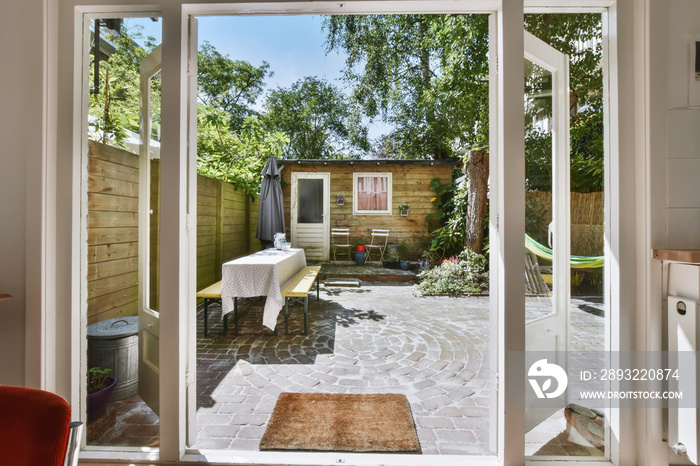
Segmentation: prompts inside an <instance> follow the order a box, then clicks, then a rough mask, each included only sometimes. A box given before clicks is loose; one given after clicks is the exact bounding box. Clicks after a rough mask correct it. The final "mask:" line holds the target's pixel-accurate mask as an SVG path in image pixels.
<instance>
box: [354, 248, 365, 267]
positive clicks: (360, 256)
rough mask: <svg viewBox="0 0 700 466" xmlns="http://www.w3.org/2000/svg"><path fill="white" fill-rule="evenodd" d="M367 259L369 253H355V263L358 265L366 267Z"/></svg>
mask: <svg viewBox="0 0 700 466" xmlns="http://www.w3.org/2000/svg"><path fill="white" fill-rule="evenodd" d="M363 248H364V246H363ZM365 259H367V253H366V252H365V251H355V263H357V265H364V263H365Z"/></svg>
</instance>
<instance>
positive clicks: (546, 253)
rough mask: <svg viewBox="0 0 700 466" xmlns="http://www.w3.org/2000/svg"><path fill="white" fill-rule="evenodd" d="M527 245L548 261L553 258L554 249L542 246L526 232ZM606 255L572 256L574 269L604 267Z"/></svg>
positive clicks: (531, 250)
mask: <svg viewBox="0 0 700 466" xmlns="http://www.w3.org/2000/svg"><path fill="white" fill-rule="evenodd" d="M525 247H526V248H527V249H528V251H530V252H531V253H533V254H534V255H536V256H538V257H541V258H542V259H546V260H548V261H551V260H552V250H551V249H549V248H548V247H547V246H542V245H541V244H540V243H538V242H537V241H535V240H534V239H532V238H531V237H530V235H528V234H527V233H525ZM603 259H604V256H590V257H589V256H571V267H572V268H574V269H593V268H597V267H602V266H603V263H604V260H603Z"/></svg>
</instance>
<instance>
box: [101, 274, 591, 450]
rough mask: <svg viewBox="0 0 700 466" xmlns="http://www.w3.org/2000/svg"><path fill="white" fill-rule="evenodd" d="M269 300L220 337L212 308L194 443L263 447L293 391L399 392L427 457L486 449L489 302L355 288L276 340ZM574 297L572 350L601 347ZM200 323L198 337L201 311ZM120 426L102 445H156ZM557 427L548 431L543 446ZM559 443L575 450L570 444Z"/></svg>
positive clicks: (325, 300)
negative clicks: (277, 410) (274, 416)
mask: <svg viewBox="0 0 700 466" xmlns="http://www.w3.org/2000/svg"><path fill="white" fill-rule="evenodd" d="M263 303H264V301H260V300H257V299H256V300H244V301H242V303H241V306H242V307H241V309H242V318H241V331H242V333H243V334H242V335H239V336H233V334H232V332H230V333H229V335H227V336H226V337H221V336H217V335H216V332H217V331H219V332H220V331H221V328H222V326H221V322H220V320H219V319H220V306H218V305H212V306H211V308H210V311H211V314H210V323H212V325H211V326H210V328H211V330H212V336H211V337H209V338H200V339H199V340H198V342H197V359H198V367H197V393H198V396H197V402H198V412H197V427H198V429H199V434H198V438H197V442H196V443H195V448H214V449H217V448H226V449H229V450H253V451H257V450H258V448H259V442H260V438H261V436H262V433H263V432H264V428H265V425H266V423H267V422H268V420H269V417H270V414H271V413H272V411H273V409H274V406H275V403H276V401H277V398H278V396H279V394H280V393H282V392H285V391H286V392H327V393H402V394H405V395H406V396H407V397H408V399H409V402H410V403H411V410H412V413H413V416H414V419H415V422H416V425H417V432H418V435H419V440H420V443H421V450H422V454H423V455H435V454H483V453H488V448H489V428H490V421H489V404H490V403H491V399H490V387H489V386H488V383H489V377H490V375H489V371H490V366H489V359H488V348H489V343H488V341H489V338H488V334H489V328H490V325H489V318H488V315H489V299H488V297H473V298H448V297H423V298H417V297H414V296H413V287H411V286H407V287H394V286H391V287H390V286H383V287H382V286H367V285H366V284H363V285H362V288H360V289H359V290H353V291H350V290H348V289H343V290H342V291H333V290H329V291H322V293H321V301H320V302H316V301H313V302H312V303H311V306H310V314H311V315H310V317H311V319H310V328H309V334H308V335H300V334H294V335H283V334H279V335H277V336H274V335H272V334H271V333H270V332H269V331H268V330H265V329H263V328H262V327H261V325H260V323H259V321H260V319H261V316H262V305H263ZM530 303H531V301H530V298H528V308H527V309H528V310H527V312H529V313H530V314H528V315H534V314H532V312H541V309H546V308H542V306H540V307H539V308H533V309H534V311H531V310H530V308H532V306H530ZM573 303H574V301H572V312H571V316H572V324H573V325H574V327H575V328H574V330H573V331H572V332H571V333H572V345H573V347H574V348H579V349H583V348H585V347H587V345H589V343H587V342H595V341H596V332H597V335H598V337H597V340H600V341H601V342H602V338H600V336H601V335H602V329H603V326H602V323H603V322H604V320H603V319H602V318H600V317H597V316H593V315H591V314H589V313H586V312H584V311H581V310H579V309H578V306H579V305H585V304H586V302H585V301H581V303H580V304H576V305H574V304H573ZM538 309H540V310H538ZM282 319H283V318H282ZM282 319H280V320H278V325H279V324H280V323H283V320H282ZM197 323H198V335H199V336H201V335H202V330H203V323H202V315H201V313H200V314H199V315H198V316H197ZM290 324H291V327H290V330H292V331H293V332H297V333H298V332H300V331H301V327H302V319H301V316H300V313H298V312H295V313H294V314H293V315H292V320H291V321H290ZM596 328H597V329H598V330H596ZM576 345H579V346H578V347H576ZM601 349H602V346H601ZM136 398H137V397H136ZM139 403H140V404H139ZM130 405H133V406H142V408H141V411H133V412H132V413H131V416H134V417H133V421H144V422H145V421H151V422H152V424H150V426H151V427H154V426H157V424H156V423H157V417H151V416H149V415H145V416H136V413H138V412H145V413H148V412H149V410H148V408H143V406H145V405H143V403H142V402H140V400H137V402H135V403H131V404H130ZM120 406H125V407H126V406H127V405H124V404H123V405H120ZM124 409H127V408H124ZM129 409H132V408H129ZM152 416H155V415H152ZM122 420H124V417H122ZM120 422H121V425H122V426H123V425H127V424H126V423H125V422H122V421H118V422H117V424H120ZM135 425H139V424H135ZM122 430H123V429H116V428H115V429H113V431H114V435H113V436H112V437H111V438H107V437H105V438H104V439H101V441H102V442H103V444H105V445H109V444H115V443H114V442H117V443H116V444H117V445H118V444H119V443H118V442H125V444H130V445H137V446H138V445H145V444H149V443H153V442H156V443H157V442H158V439H157V432H156V435H155V436H153V435H150V436H149V435H144V436H143V437H142V438H139V437H132V436H128V435H124V433H123V432H122ZM559 432H561V430H559V431H554V432H548V433H546V435H544V436H543V439H544V442H545V443H546V441H549V440H552V437H553V436H556V435H558V433H559ZM143 433H144V434H153V432H152V431H151V432H145V431H144V432H143ZM543 444H544V443H541V444H537V446H538V448H539V447H541V446H542V445H543ZM533 445H535V444H533V443H532V442H529V443H528V448H531V447H533ZM555 446H556V447H557V448H561V449H562V450H563V451H565V452H566V451H567V450H566V448H565V447H566V446H567V445H564V444H563V443H562V442H559V443H558V444H556V445H555ZM535 451H536V450H535ZM558 451H559V450H558ZM568 451H570V452H571V451H574V449H573V448H569V450H568ZM583 451H584V450H581V452H580V453H579V454H584V453H583Z"/></svg>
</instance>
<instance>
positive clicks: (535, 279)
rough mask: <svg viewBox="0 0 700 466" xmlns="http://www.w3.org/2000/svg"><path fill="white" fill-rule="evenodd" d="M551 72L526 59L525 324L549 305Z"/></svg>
mask: <svg viewBox="0 0 700 466" xmlns="http://www.w3.org/2000/svg"><path fill="white" fill-rule="evenodd" d="M551 118H552V73H550V72H549V71H547V70H546V69H544V68H542V67H540V66H538V65H536V64H534V63H532V62H531V61H529V60H527V59H526V60H525V190H526V192H525V233H526V234H527V235H528V243H527V244H528V248H527V249H526V252H525V265H526V276H525V279H526V293H527V298H526V300H525V301H526V305H525V309H526V314H525V319H526V322H532V321H534V320H536V319H539V318H541V317H544V316H546V315H550V314H552V313H553V312H554V308H553V306H552V293H551V291H552V284H553V283H554V280H555V279H556V277H554V276H553V274H552V270H553V269H552V257H553V254H552V250H551V249H552V233H551V232H552V225H553V223H552V221H553V218H552V129H551V127H552V124H551Z"/></svg>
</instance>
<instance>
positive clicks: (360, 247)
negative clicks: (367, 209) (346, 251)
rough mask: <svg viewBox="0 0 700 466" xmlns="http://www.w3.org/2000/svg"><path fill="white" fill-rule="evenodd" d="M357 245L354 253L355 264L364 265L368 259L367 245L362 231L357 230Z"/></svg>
mask: <svg viewBox="0 0 700 466" xmlns="http://www.w3.org/2000/svg"><path fill="white" fill-rule="evenodd" d="M354 243H355V252H354V253H353V255H354V258H355V262H356V263H357V265H364V263H365V259H367V251H365V249H366V248H365V244H367V243H366V241H365V239H364V238H363V237H362V230H357V239H355V241H354Z"/></svg>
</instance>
